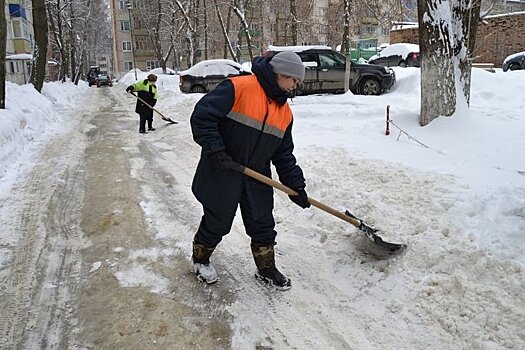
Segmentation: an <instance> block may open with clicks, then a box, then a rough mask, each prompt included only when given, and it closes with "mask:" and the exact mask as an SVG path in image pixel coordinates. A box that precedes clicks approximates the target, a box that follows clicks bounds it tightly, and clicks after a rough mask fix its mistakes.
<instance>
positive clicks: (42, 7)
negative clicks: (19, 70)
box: [31, 0, 47, 92]
mask: <svg viewBox="0 0 525 350" xmlns="http://www.w3.org/2000/svg"><path fill="white" fill-rule="evenodd" d="M33 29H34V32H35V50H34V54H33V56H34V57H33V69H32V71H31V82H32V83H33V85H34V87H35V89H36V90H37V91H38V92H41V91H42V87H43V85H44V79H45V76H46V68H47V14H46V3H45V0H33Z"/></svg>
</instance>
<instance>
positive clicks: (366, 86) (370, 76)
mask: <svg viewBox="0 0 525 350" xmlns="http://www.w3.org/2000/svg"><path fill="white" fill-rule="evenodd" d="M284 50H292V51H294V52H296V53H297V54H298V55H299V57H301V60H302V61H303V64H304V65H305V75H304V81H303V82H302V83H300V84H299V85H298V86H297V89H296V95H308V94H315V93H340V92H344V88H345V77H346V62H347V59H346V57H345V56H344V55H342V54H341V53H339V52H337V51H334V50H332V49H331V48H330V47H329V46H272V45H270V46H269V50H268V51H266V52H265V53H264V55H267V56H270V57H272V56H273V55H275V54H277V53H278V52H280V51H284ZM348 62H349V64H350V68H349V72H348V73H349V77H348V79H349V88H350V91H352V93H354V94H360V95H380V94H381V93H383V92H384V91H385V90H388V89H390V88H391V87H392V86H393V85H394V83H395V82H396V76H395V73H394V71H393V70H392V69H390V68H385V67H382V66H377V65H370V64H366V63H357V62H355V61H352V60H348Z"/></svg>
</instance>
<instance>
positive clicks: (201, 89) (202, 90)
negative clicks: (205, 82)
mask: <svg viewBox="0 0 525 350" xmlns="http://www.w3.org/2000/svg"><path fill="white" fill-rule="evenodd" d="M191 92H196V93H201V94H203V93H205V92H206V89H205V88H204V86H202V85H195V86H193V87H192V88H191Z"/></svg>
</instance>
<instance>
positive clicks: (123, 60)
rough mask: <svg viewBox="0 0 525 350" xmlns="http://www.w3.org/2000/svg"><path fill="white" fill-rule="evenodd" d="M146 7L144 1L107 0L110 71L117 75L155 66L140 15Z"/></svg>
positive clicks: (154, 58)
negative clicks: (110, 32)
mask: <svg viewBox="0 0 525 350" xmlns="http://www.w3.org/2000/svg"><path fill="white" fill-rule="evenodd" d="M147 7H148V3H147V1H144V0H134V1H128V0H110V9H111V17H112V21H111V22H112V33H113V66H114V72H113V73H114V74H115V76H116V77H117V78H120V77H121V76H123V75H124V74H126V73H127V72H129V71H130V70H132V69H134V68H138V69H140V70H142V71H149V70H151V69H153V68H158V67H159V61H158V59H157V58H156V56H155V53H154V50H153V49H152V47H151V44H150V42H151V40H150V38H149V36H148V34H147V31H146V30H145V28H144V26H143V24H144V22H143V21H142V18H141V14H142V13H144V10H145V9H146V8H147Z"/></svg>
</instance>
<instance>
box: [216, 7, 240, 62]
mask: <svg viewBox="0 0 525 350" xmlns="http://www.w3.org/2000/svg"><path fill="white" fill-rule="evenodd" d="M213 4H214V6H215V11H216V13H217V18H218V19H219V24H220V26H221V30H222V34H223V37H224V45H225V49H227V50H228V51H229V52H230V55H231V57H232V60H234V61H235V62H238V59H237V55H236V54H235V50H234V49H233V46H232V43H231V40H230V37H229V36H228V29H229V28H228V26H227V25H226V24H225V23H224V20H223V18H222V14H221V9H220V8H219V5H218V4H217V0H213ZM228 11H229V13H228V20H229V16H230V13H231V8H230V7H228ZM228 23H229V21H228ZM225 51H226V50H225ZM224 58H226V52H225V56H224Z"/></svg>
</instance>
